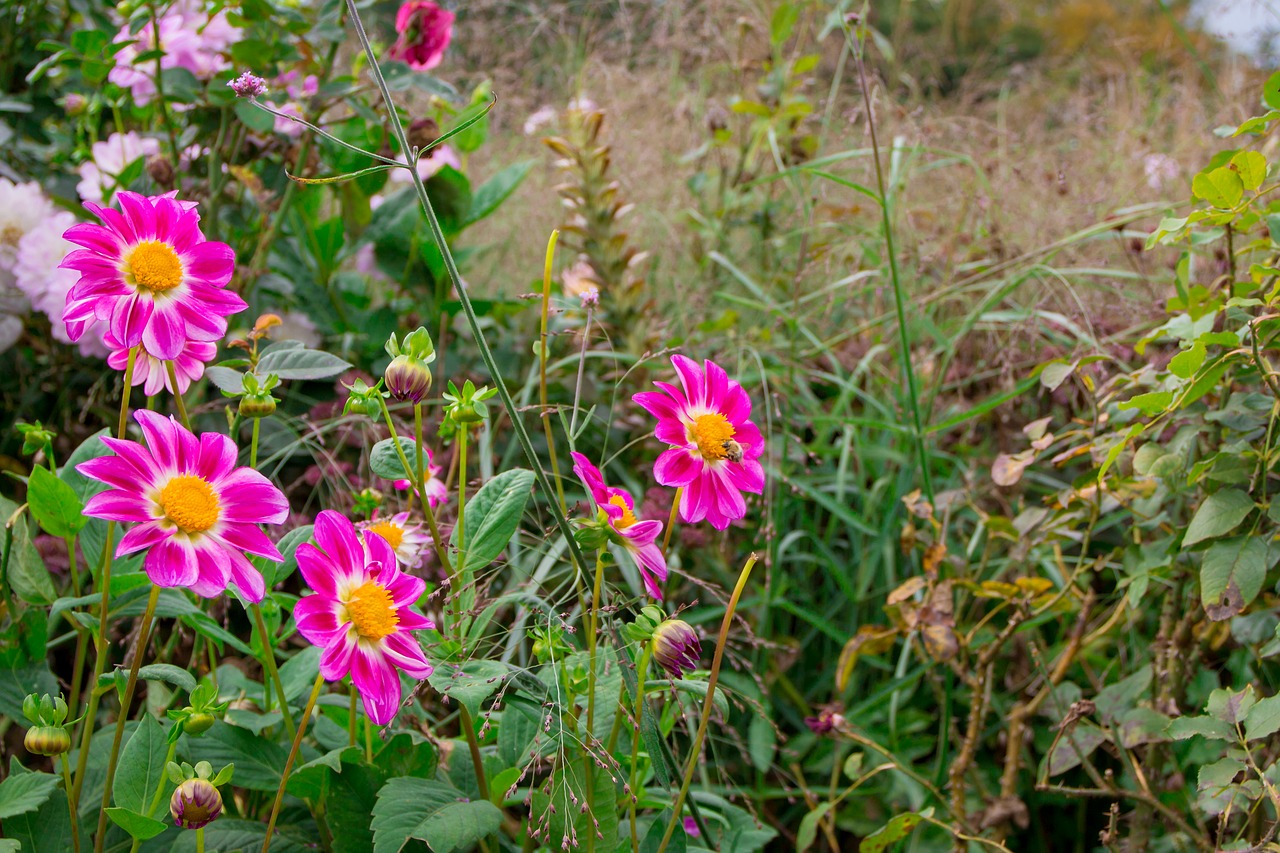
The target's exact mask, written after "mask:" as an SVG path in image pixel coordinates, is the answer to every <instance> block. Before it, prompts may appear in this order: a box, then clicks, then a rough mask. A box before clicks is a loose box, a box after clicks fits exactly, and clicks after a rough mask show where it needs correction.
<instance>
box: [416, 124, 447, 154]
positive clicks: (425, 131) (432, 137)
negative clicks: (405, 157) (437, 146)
mask: <svg viewBox="0 0 1280 853" xmlns="http://www.w3.org/2000/svg"><path fill="white" fill-rule="evenodd" d="M439 136H440V125H438V124H436V122H435V119H432V118H420V119H417V120H415V121H414V122H413V124H411V125H409V134H408V138H409V147H410V148H426V147H427V146H428V145H430V144H431V143H433V142H435V141H436V139H438V138H439ZM433 153H434V152H433Z"/></svg>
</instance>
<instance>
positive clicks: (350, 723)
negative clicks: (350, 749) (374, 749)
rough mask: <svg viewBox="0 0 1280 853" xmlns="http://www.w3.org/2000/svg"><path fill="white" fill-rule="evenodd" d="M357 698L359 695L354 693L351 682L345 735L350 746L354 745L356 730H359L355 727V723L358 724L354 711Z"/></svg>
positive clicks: (357, 714)
mask: <svg viewBox="0 0 1280 853" xmlns="http://www.w3.org/2000/svg"><path fill="white" fill-rule="evenodd" d="M358 698H359V694H357V693H356V685H355V683H354V682H352V684H351V716H350V717H348V718H347V735H348V736H349V739H348V743H349V745H350V746H355V745H356V729H357V728H359V726H358V725H357V723H358V722H359V719H358V716H359V712H358V711H357V710H356V699H358Z"/></svg>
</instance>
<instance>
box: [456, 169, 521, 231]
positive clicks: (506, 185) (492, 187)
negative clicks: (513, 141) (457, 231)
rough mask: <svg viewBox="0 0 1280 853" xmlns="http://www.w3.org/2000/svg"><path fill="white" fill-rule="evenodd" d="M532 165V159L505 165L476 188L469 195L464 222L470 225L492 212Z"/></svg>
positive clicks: (514, 189)
mask: <svg viewBox="0 0 1280 853" xmlns="http://www.w3.org/2000/svg"><path fill="white" fill-rule="evenodd" d="M532 167H533V161H532V160H522V161H520V162H519V163H513V164H511V165H510V166H507V167H506V168H505V169H503V170H502V171H500V172H498V174H496V175H494V176H493V177H492V178H490V179H489V180H487V181H485V182H484V183H483V184H481V185H480V186H479V188H478V189H476V191H475V194H474V195H472V197H471V210H470V211H469V212H468V213H467V217H466V220H465V222H466V224H467V225H471V224H473V223H476V222H479V221H480V220H481V219H484V218H485V217H486V216H488V215H489V214H491V213H493V212H494V211H495V210H497V209H498V207H499V206H500V205H501V204H502V203H503V202H504V201H506V200H507V199H508V198H509V197H510V196H511V194H512V193H513V192H515V191H516V188H517V187H519V186H520V184H521V183H522V182H523V181H524V179H525V177H526V176H527V175H528V174H529V169H531V168H532Z"/></svg>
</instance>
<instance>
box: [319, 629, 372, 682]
mask: <svg viewBox="0 0 1280 853" xmlns="http://www.w3.org/2000/svg"><path fill="white" fill-rule="evenodd" d="M353 633H354V632H352V631H344V632H342V633H341V634H339V635H337V636H335V637H334V638H333V640H332V641H331V642H330V643H329V645H327V646H325V647H324V651H323V652H321V653H320V674H321V675H323V676H324V680H325V681H339V680H341V679H342V677H343V676H345V675H346V674H347V673H348V672H351V665H352V663H353V662H354V658H355V656H356V649H357V648H358V646H359V643H357V642H356V640H355V639H354V638H353V637H352V634H353ZM353 677H354V676H353ZM359 686H360V685H358V684H357V685H356V687H357V688H359ZM363 692H364V691H361V694H362V695H363Z"/></svg>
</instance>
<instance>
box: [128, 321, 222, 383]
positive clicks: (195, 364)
mask: <svg viewBox="0 0 1280 853" xmlns="http://www.w3.org/2000/svg"><path fill="white" fill-rule="evenodd" d="M103 341H105V342H106V344H107V346H109V347H111V355H109V356H107V364H108V365H110V366H111V367H113V368H115V369H116V370H124V369H125V368H126V367H128V365H129V348H128V347H125V346H121V345H120V342H119V341H117V340H116V339H115V338H114V337H112V336H111V333H110V332H107V333H106V334H105V335H103ZM217 354H218V345H217V344H215V343H212V342H210V341H187V342H186V343H185V344H184V346H183V348H182V352H180V353H178V357H177V358H175V359H173V368H174V374H175V375H176V376H177V377H178V388H177V390H176V391H175V390H174V389H173V386H172V383H171V382H170V381H169V368H168V367H167V366H165V363H164V361H162V360H161V359H158V358H153V357H152V355H151V353H149V352H147V350H146V347H143V348H142V349H140V350H138V357H137V358H136V359H134V363H133V384H134V385H135V386H137V385H141V386H142V392H143V393H144V394H146V395H147V396H148V397H150V396H152V395H154V394H159V393H160V390H161V389H162V388H163V389H164V390H165V391H168V392H169V393H170V394H185V393H187V389H188V388H190V387H191V383H192V382H195V381H196V380H197V379H199V378H200V377H201V376H204V366H205V365H206V364H208V363H209V362H211V361H213V359H214V358H215V357H216V356H217Z"/></svg>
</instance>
